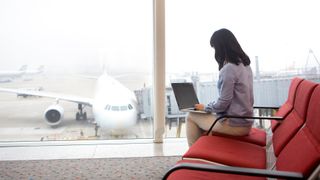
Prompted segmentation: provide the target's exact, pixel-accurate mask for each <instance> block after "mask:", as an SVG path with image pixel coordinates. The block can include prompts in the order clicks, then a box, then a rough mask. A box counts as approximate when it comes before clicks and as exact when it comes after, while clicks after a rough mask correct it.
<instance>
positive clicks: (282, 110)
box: [207, 77, 303, 146]
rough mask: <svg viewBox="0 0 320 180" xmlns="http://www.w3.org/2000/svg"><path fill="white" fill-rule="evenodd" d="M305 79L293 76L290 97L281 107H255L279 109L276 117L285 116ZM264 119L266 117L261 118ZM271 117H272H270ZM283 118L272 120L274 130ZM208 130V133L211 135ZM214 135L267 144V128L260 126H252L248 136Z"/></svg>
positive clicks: (260, 144) (290, 109)
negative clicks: (263, 128) (260, 127)
mask: <svg viewBox="0 0 320 180" xmlns="http://www.w3.org/2000/svg"><path fill="white" fill-rule="evenodd" d="M302 81H303V79H301V78H298V77H296V78H293V79H292V80H291V83H290V87H289V93H288V99H287V101H286V102H285V103H284V104H283V105H282V106H281V107H255V108H257V109H277V112H276V114H275V116H276V117H282V118H285V117H286V116H287V115H288V114H289V113H290V112H291V111H292V109H293V104H294V102H295V95H296V90H297V88H298V86H299V85H300V83H301V82H302ZM260 119H262V120H264V118H260ZM268 119H270V118H268ZM280 120H281V119H278V120H271V129H272V131H273V132H274V131H275V130H276V128H277V127H278V126H279V125H280V124H281V121H280ZM209 132H211V131H208V133H207V135H209ZM212 135H215V136H223V137H229V138H234V139H237V140H240V141H244V142H249V143H253V144H257V145H259V146H266V144H267V143H266V136H267V135H266V132H265V130H262V129H259V128H252V129H251V131H250V133H249V135H247V136H241V137H239V136H229V135H225V134H219V133H215V132H214V133H212Z"/></svg>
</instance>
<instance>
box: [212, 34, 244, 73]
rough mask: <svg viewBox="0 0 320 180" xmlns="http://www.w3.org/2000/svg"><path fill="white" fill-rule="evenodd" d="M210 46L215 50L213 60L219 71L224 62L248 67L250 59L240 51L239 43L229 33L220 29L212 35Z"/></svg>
mask: <svg viewBox="0 0 320 180" xmlns="http://www.w3.org/2000/svg"><path fill="white" fill-rule="evenodd" d="M210 45H211V47H213V48H214V49H215V58H216V61H217V62H218V65H219V70H220V69H221V68H222V67H223V65H224V64H225V61H226V62H230V63H233V64H236V65H239V63H243V65H245V66H248V65H250V58H249V57H248V56H247V54H246V53H245V52H244V51H243V50H242V48H241V46H240V44H239V42H238V41H237V39H236V37H235V36H234V35H233V33H232V32H231V31H229V30H228V29H220V30H218V31H216V32H214V33H213V35H212V36H211V39H210Z"/></svg>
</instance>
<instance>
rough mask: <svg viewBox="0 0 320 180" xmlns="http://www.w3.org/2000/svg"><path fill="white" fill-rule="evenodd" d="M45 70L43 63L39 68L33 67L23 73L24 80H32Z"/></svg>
mask: <svg viewBox="0 0 320 180" xmlns="http://www.w3.org/2000/svg"><path fill="white" fill-rule="evenodd" d="M43 72H44V66H43V65H41V66H39V67H38V68H37V69H31V70H29V69H28V70H26V71H25V73H24V74H23V80H24V81H30V80H32V79H33V78H34V77H35V76H37V75H40V74H42V73H43Z"/></svg>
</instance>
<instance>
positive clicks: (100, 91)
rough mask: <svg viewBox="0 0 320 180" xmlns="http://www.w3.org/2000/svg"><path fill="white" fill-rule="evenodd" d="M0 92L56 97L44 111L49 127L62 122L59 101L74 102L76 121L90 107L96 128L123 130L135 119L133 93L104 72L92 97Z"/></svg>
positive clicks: (50, 93) (34, 92)
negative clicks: (75, 105)
mask: <svg viewBox="0 0 320 180" xmlns="http://www.w3.org/2000/svg"><path fill="white" fill-rule="evenodd" d="M0 92H8V93H16V94H24V95H30V96H39V97H48V98H54V99H56V102H55V103H54V104H53V105H51V106H49V107H48V108H47V109H46V110H45V112H44V119H45V121H46V123H47V124H48V125H49V126H57V125H59V124H60V123H61V122H62V121H63V114H64V109H63V107H62V106H61V105H59V101H60V100H63V101H69V102H74V103H77V104H78V112H77V113H76V115H75V119H76V120H80V119H87V113H86V112H85V111H84V107H86V106H89V107H92V111H93V116H94V119H95V122H96V127H97V128H98V127H99V128H101V129H126V128H129V127H131V126H133V125H135V124H136V122H137V117H138V110H137V99H136V96H135V94H134V93H133V92H132V91H130V90H129V89H128V88H127V87H125V86H124V85H123V84H121V83H120V82H119V81H117V80H115V79H114V78H112V77H110V76H109V75H108V74H107V73H103V74H102V75H101V76H100V77H98V78H97V82H96V91H95V95H94V98H85V97H78V96H74V95H66V94H58V93H52V92H45V91H37V90H24V89H9V88H0Z"/></svg>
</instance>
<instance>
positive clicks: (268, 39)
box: [166, 0, 320, 137]
mask: <svg viewBox="0 0 320 180" xmlns="http://www.w3.org/2000/svg"><path fill="white" fill-rule="evenodd" d="M317 7H318V2H317V1H316V0H306V1H296V0H294V1H291V0H284V1H276V0H268V1H252V0H241V1H237V0H225V1H218V0H202V1H196V0H174V1H166V60H167V61H166V77H167V78H166V85H167V101H168V102H167V105H168V106H170V107H167V109H168V114H167V118H166V121H167V123H168V124H170V125H172V126H169V127H170V128H167V134H166V137H175V136H176V135H179V136H180V137H185V134H184V132H183V131H184V130H185V128H184V125H185V123H184V118H181V116H185V114H181V112H179V110H178V109H177V104H176V102H175V98H174V96H173V94H172V90H171V88H170V82H183V81H187V82H193V83H194V85H195V87H196V90H197V94H198V97H199V100H200V101H201V102H202V103H208V102H210V101H214V100H216V98H217V97H218V92H217V87H216V84H217V78H218V73H219V72H218V66H217V63H216V61H215V59H214V50H213V49H212V48H211V47H210V45H209V40H210V37H211V35H212V33H213V32H214V31H216V30H218V29H220V28H227V29H230V30H231V31H232V32H233V33H234V34H235V36H236V37H237V39H238V41H239V42H240V44H241V46H242V48H243V49H244V50H245V52H246V53H247V54H248V55H249V57H250V59H251V62H252V63H251V67H252V69H253V72H254V75H255V80H254V93H255V105H265V106H279V105H281V104H282V103H283V102H284V101H285V100H286V98H287V92H288V86H289V84H290V80H291V79H292V77H294V76H300V77H304V78H307V79H312V80H315V81H319V74H320V64H319V60H318V58H319V56H320V34H319V33H318V32H319V31H320V26H318V25H317V21H318V20H317V19H318V17H319V16H320V12H319V11H318V10H317ZM177 121H179V122H181V123H176V122H177Z"/></svg>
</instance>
